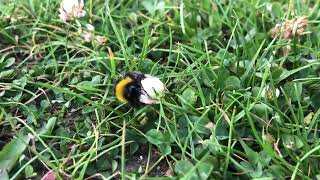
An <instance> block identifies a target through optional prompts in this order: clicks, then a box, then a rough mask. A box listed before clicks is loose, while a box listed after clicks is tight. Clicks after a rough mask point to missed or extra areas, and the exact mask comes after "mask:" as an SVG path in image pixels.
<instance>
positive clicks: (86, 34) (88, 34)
mask: <svg viewBox="0 0 320 180" xmlns="http://www.w3.org/2000/svg"><path fill="white" fill-rule="evenodd" d="M82 38H83V40H84V41H85V42H91V41H92V40H93V39H94V35H93V34H92V33H91V32H84V33H83V34H82Z"/></svg>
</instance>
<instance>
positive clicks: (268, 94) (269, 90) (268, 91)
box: [261, 85, 280, 99]
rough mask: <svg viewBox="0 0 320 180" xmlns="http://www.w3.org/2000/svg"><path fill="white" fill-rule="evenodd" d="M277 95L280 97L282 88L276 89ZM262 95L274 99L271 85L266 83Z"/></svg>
mask: <svg viewBox="0 0 320 180" xmlns="http://www.w3.org/2000/svg"><path fill="white" fill-rule="evenodd" d="M275 93H276V94H275V97H276V98H278V97H279V95H280V90H279V89H278V88H276V89H275ZM261 96H262V97H266V98H268V99H272V97H273V90H272V88H270V87H269V85H266V86H265V87H264V88H263V89H262V92H261Z"/></svg>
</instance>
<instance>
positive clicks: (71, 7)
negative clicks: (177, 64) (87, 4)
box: [59, 0, 86, 22]
mask: <svg viewBox="0 0 320 180" xmlns="http://www.w3.org/2000/svg"><path fill="white" fill-rule="evenodd" d="M83 7H84V2H83V0H62V1H61V3H60V9H59V13H60V14H59V17H60V19H61V20H63V21H64V22H66V21H68V20H72V19H74V18H80V17H83V16H85V15H86V12H85V11H84V10H83Z"/></svg>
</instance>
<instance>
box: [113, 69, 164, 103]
mask: <svg viewBox="0 0 320 180" xmlns="http://www.w3.org/2000/svg"><path fill="white" fill-rule="evenodd" d="M164 89H165V88H164V84H163V83H162V82H161V81H160V80H159V79H158V78H157V77H154V76H150V75H148V74H141V73H137V72H126V73H124V74H122V75H121V76H120V77H119V78H118V79H117V80H116V81H115V82H114V93H115V96H116V98H117V99H118V100H119V101H120V102H123V103H128V104H130V105H141V104H154V103H155V102H156V98H157V96H158V95H160V94H162V93H163V92H164Z"/></svg>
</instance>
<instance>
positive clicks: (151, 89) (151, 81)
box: [140, 75, 165, 104]
mask: <svg viewBox="0 0 320 180" xmlns="http://www.w3.org/2000/svg"><path fill="white" fill-rule="evenodd" d="M141 85H142V89H143V93H142V94H141V96H140V101H141V102H143V103H145V104H154V103H155V102H156V99H157V98H158V97H161V96H163V93H164V91H165V86H164V84H163V83H162V82H161V81H160V79H159V78H157V77H153V76H150V75H146V78H144V79H143V80H141Z"/></svg>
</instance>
